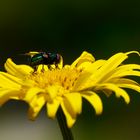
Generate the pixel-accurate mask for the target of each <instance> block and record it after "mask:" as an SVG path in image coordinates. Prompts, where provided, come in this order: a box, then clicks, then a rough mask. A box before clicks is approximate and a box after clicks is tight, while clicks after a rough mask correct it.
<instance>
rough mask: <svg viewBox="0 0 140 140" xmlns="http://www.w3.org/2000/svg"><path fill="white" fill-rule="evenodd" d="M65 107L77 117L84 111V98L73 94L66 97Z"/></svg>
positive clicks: (78, 94)
mask: <svg viewBox="0 0 140 140" xmlns="http://www.w3.org/2000/svg"><path fill="white" fill-rule="evenodd" d="M64 105H65V107H66V108H67V111H68V112H69V113H70V114H71V115H72V116H73V117H76V115H77V114H80V113H81V111H82V98H81V95H80V93H76V92H72V93H69V94H65V95H64Z"/></svg>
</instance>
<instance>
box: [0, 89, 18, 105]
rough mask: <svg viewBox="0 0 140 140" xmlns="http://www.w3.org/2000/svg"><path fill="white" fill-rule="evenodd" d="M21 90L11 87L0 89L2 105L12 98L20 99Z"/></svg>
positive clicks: (0, 102) (0, 103)
mask: <svg viewBox="0 0 140 140" xmlns="http://www.w3.org/2000/svg"><path fill="white" fill-rule="evenodd" d="M19 94H20V92H19V91H15V90H11V89H0V106H2V105H3V104H4V103H5V102H7V101H8V100H10V99H16V100H18V99H19V98H18V96H19Z"/></svg>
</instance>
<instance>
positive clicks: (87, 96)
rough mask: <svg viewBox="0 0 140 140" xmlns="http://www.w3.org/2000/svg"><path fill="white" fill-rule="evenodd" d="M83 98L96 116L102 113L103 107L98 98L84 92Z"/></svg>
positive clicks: (92, 93) (93, 94)
mask: <svg viewBox="0 0 140 140" xmlns="http://www.w3.org/2000/svg"><path fill="white" fill-rule="evenodd" d="M82 97H84V98H85V99H86V100H87V101H88V102H89V103H90V104H91V105H92V106H93V107H94V109H95V112H96V114H101V113H102V111H103V105H102V101H101V99H100V97H99V96H98V95H97V94H96V93H95V92H92V91H85V92H84V93H83V94H82Z"/></svg>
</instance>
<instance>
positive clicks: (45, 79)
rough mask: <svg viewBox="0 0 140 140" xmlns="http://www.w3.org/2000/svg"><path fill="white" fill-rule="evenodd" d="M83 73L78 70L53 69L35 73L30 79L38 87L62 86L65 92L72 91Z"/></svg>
mask: <svg viewBox="0 0 140 140" xmlns="http://www.w3.org/2000/svg"><path fill="white" fill-rule="evenodd" d="M81 73H82V70H80V69H76V68H74V69H71V68H62V69H53V70H47V71H44V72H36V73H33V74H31V75H30V77H29V79H31V80H33V81H34V82H35V84H36V86H38V87H40V88H43V89H45V88H47V87H48V86H60V87H61V88H63V89H64V90H68V91H70V90H72V88H73V86H74V85H75V83H76V81H77V79H78V77H79V76H80V74H81Z"/></svg>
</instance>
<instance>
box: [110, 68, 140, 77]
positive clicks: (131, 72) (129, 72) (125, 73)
mask: <svg viewBox="0 0 140 140" xmlns="http://www.w3.org/2000/svg"><path fill="white" fill-rule="evenodd" d="M126 76H138V77H140V71H134V70H133V71H124V72H121V73H118V74H114V75H113V76H112V78H118V77H126Z"/></svg>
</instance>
